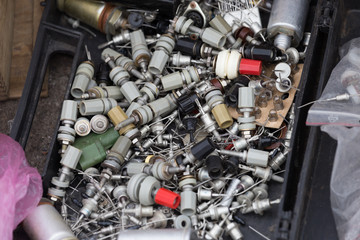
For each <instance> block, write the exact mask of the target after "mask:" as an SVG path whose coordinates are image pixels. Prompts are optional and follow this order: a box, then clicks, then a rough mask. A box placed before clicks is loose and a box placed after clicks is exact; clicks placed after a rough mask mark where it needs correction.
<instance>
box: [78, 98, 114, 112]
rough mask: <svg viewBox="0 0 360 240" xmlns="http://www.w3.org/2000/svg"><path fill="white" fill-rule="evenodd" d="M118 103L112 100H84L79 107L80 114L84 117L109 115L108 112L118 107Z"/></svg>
mask: <svg viewBox="0 0 360 240" xmlns="http://www.w3.org/2000/svg"><path fill="white" fill-rule="evenodd" d="M116 106H117V102H116V100H115V99H112V98H98V99H91V100H83V101H81V102H80V105H79V112H80V114H81V115H82V116H90V115H95V114H107V112H108V111H109V110H110V109H112V108H114V107H116Z"/></svg>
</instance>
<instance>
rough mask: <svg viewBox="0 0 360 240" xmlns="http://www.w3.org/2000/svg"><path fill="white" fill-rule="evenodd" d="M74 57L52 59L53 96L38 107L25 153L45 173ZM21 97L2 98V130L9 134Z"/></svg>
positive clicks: (50, 75) (0, 111)
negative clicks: (48, 153)
mask: <svg viewBox="0 0 360 240" xmlns="http://www.w3.org/2000/svg"><path fill="white" fill-rule="evenodd" d="M71 63H72V59H71V57H68V56H65V55H55V56H54V57H53V58H52V59H51V61H50V63H49V79H48V82H49V84H48V87H49V90H48V91H49V96H48V97H44V98H41V99H40V101H39V104H38V107H37V110H36V114H35V118H34V121H33V125H32V128H31V132H30V136H29V139H28V142H27V146H26V148H25V154H26V158H27V160H28V162H29V163H30V165H31V166H33V167H36V168H37V169H38V170H39V172H40V173H41V172H42V170H43V167H44V163H45V160H46V154H47V152H48V148H49V144H50V142H51V138H52V137H53V134H54V131H55V126H56V122H57V120H58V118H59V116H60V115H59V114H60V111H61V106H62V101H63V99H64V94H65V90H66V89H65V88H66V83H67V81H68V80H69V75H70V71H71ZM18 103H19V100H7V101H4V102H0V133H4V134H7V135H9V133H10V127H11V122H12V120H13V119H14V117H15V114H16V109H17V107H18Z"/></svg>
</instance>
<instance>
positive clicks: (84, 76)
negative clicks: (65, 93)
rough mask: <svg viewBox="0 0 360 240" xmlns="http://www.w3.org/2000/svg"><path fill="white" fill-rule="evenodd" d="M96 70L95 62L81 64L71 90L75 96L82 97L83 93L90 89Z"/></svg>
mask: <svg viewBox="0 0 360 240" xmlns="http://www.w3.org/2000/svg"><path fill="white" fill-rule="evenodd" d="M94 71H95V69H94V64H93V63H91V62H89V61H86V62H83V63H81V64H80V65H79V67H78V68H77V70H76V74H75V78H74V82H73V84H72V87H71V91H70V92H71V95H72V96H73V97H74V98H81V95H83V94H84V92H85V91H86V89H88V85H89V83H90V81H91V79H92V78H93V76H94Z"/></svg>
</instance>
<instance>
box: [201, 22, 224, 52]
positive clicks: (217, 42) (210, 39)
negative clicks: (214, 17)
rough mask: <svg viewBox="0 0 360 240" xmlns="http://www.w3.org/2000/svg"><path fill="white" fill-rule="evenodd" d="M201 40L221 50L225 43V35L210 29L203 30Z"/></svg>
mask: <svg viewBox="0 0 360 240" xmlns="http://www.w3.org/2000/svg"><path fill="white" fill-rule="evenodd" d="M201 39H202V40H203V42H204V43H207V44H209V45H210V46H213V47H216V48H222V47H223V46H224V45H225V43H226V37H225V35H224V34H222V33H220V32H218V31H216V30H215V29H213V28H210V27H208V28H205V29H204V31H203V32H202V34H201Z"/></svg>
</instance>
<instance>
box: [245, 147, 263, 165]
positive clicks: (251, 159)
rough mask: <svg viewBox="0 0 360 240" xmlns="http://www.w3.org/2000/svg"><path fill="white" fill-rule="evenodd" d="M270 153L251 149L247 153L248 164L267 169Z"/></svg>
mask: <svg viewBox="0 0 360 240" xmlns="http://www.w3.org/2000/svg"><path fill="white" fill-rule="evenodd" d="M268 160H269V152H267V151H262V150H257V149H253V148H250V149H249V151H248V152H247V158H246V164H247V165H252V166H260V167H267V165H268Z"/></svg>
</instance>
